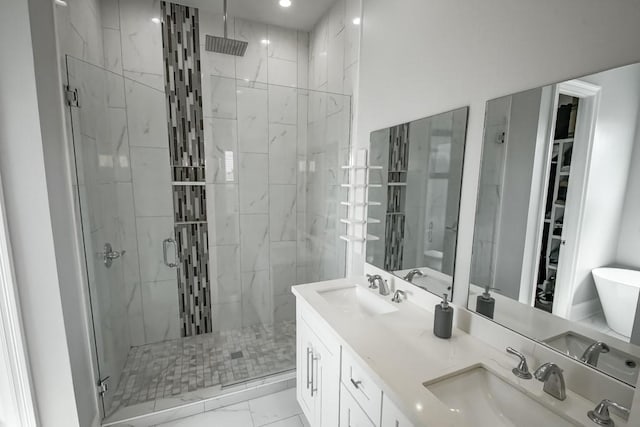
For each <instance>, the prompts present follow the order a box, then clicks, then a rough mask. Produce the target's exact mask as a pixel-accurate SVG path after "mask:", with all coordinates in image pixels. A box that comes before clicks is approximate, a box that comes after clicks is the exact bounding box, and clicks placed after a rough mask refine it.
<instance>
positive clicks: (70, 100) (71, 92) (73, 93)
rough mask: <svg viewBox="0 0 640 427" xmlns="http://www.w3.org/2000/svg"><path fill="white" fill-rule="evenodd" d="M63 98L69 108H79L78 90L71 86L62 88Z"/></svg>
mask: <svg viewBox="0 0 640 427" xmlns="http://www.w3.org/2000/svg"><path fill="white" fill-rule="evenodd" d="M64 96H65V99H66V101H67V105H68V106H69V107H80V100H79V98H78V89H75V88H72V87H71V86H65V87H64Z"/></svg>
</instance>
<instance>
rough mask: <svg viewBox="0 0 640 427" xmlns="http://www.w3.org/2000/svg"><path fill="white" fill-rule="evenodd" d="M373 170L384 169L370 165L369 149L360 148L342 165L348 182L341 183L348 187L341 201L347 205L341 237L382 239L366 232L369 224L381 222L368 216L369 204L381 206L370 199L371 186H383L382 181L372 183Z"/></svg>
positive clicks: (358, 239) (343, 186)
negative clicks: (344, 198) (371, 172)
mask: <svg viewBox="0 0 640 427" xmlns="http://www.w3.org/2000/svg"><path fill="white" fill-rule="evenodd" d="M371 170H382V166H376V165H370V164H369V162H368V156H367V150H358V151H356V152H355V153H354V154H352V156H351V157H350V160H349V164H348V165H343V166H342V171H343V173H344V175H345V181H346V183H344V184H341V185H340V186H341V187H342V188H345V189H347V191H348V193H347V195H346V201H343V202H340V205H341V206H345V207H346V208H347V209H346V212H347V213H346V217H345V218H341V219H340V222H341V223H342V224H344V225H345V233H344V234H341V235H340V239H342V240H344V241H347V242H351V243H354V242H355V243H364V242H366V241H367V240H369V241H373V240H380V237H378V236H374V235H371V234H366V225H367V224H379V223H380V220H378V219H375V218H368V217H367V207H368V206H380V205H381V203H380V202H377V201H369V200H368V199H369V197H368V196H369V193H368V190H369V188H382V184H380V183H371V182H370V174H369V172H370V171H371Z"/></svg>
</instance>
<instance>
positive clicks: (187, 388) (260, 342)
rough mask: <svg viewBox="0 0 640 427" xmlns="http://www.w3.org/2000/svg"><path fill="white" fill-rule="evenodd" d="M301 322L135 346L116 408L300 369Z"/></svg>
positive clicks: (259, 326)
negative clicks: (297, 328)
mask: <svg viewBox="0 0 640 427" xmlns="http://www.w3.org/2000/svg"><path fill="white" fill-rule="evenodd" d="M295 343H296V331H295V321H294V320H290V321H283V322H278V323H275V324H274V325H266V326H264V325H254V326H249V327H245V328H242V329H237V330H230V331H221V332H214V333H211V334H206V335H198V336H195V337H187V338H179V339H174V340H169V341H163V342H159V343H153V344H146V345H142V346H139V347H132V348H131V350H129V354H128V356H127V361H126V363H125V366H124V369H123V371H122V375H121V377H120V382H119V384H118V387H117V389H116V392H115V394H114V397H113V404H112V408H111V410H112V411H114V410H116V409H117V408H120V407H123V406H131V405H135V404H137V403H142V402H147V401H150V400H155V399H162V398H168V397H176V396H178V395H180V394H181V393H186V392H191V391H195V390H198V389H202V388H206V387H212V386H215V385H218V384H219V385H221V386H222V387H225V386H230V385H233V384H237V383H240V382H244V381H247V380H250V379H256V378H260V377H264V376H268V375H273V374H277V373H280V372H284V371H287V370H291V369H293V368H295V362H296V351H295Z"/></svg>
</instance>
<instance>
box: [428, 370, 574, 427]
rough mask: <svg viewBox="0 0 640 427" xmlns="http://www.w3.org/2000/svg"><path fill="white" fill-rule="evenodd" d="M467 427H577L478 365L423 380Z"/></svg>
mask: <svg viewBox="0 0 640 427" xmlns="http://www.w3.org/2000/svg"><path fill="white" fill-rule="evenodd" d="M424 386H425V387H426V388H427V389H428V390H429V391H431V392H432V393H433V394H434V395H435V396H436V397H437V398H438V399H440V401H442V402H443V403H444V404H446V405H447V406H448V407H449V410H450V411H451V412H457V413H459V414H460V415H462V417H463V418H464V419H465V421H466V423H467V424H468V425H470V426H476V427H479V426H487V427H488V426H491V427H496V426H518V427H540V426H554V427H556V426H557V427H560V426H576V425H579V424H575V423H572V422H571V421H568V420H567V419H565V418H563V417H562V416H561V415H558V414H556V413H555V412H553V411H551V410H550V409H548V408H547V407H546V406H544V405H542V404H540V403H539V402H538V401H536V400H534V399H533V398H531V397H529V396H528V395H527V394H525V393H524V392H522V391H520V390H519V389H517V388H516V387H514V386H512V385H511V384H509V383H508V382H506V381H505V380H503V379H502V378H500V377H498V376H496V375H494V374H493V373H491V372H490V371H488V370H487V369H485V368H483V367H481V366H478V367H474V368H471V369H469V370H466V371H463V372H459V373H456V374H453V375H449V376H447V377H445V378H441V379H437V380H435V381H430V382H427V383H424Z"/></svg>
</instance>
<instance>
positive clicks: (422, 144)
mask: <svg viewBox="0 0 640 427" xmlns="http://www.w3.org/2000/svg"><path fill="white" fill-rule="evenodd" d="M468 111H469V109H468V107H464V108H460V109H457V110H454V111H450V112H447V113H442V114H438V115H436V116H432V117H427V118H423V119H420V120H415V121H412V122H409V123H403V124H401V125H397V126H393V127H390V128H387V129H381V130H378V131H375V132H372V133H371V150H370V160H369V161H370V163H371V165H377V166H381V169H372V170H371V171H370V174H371V175H370V184H372V185H371V187H370V189H369V202H368V217H369V219H368V220H367V233H368V234H369V235H370V236H371V239H376V238H378V239H377V240H371V239H368V240H367V262H368V263H370V264H373V265H375V266H376V267H379V268H382V269H384V270H386V271H389V272H392V273H393V274H395V275H397V276H399V277H401V278H404V279H405V280H408V281H410V282H411V283H413V284H414V285H416V286H419V287H421V288H424V289H426V290H429V291H431V292H434V293H436V294H439V295H442V294H444V293H447V294H449V295H451V290H452V286H453V270H454V263H455V252H456V241H457V235H458V212H459V205H460V187H461V184H462V162H463V157H464V145H465V136H466V127H467V115H468Z"/></svg>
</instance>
